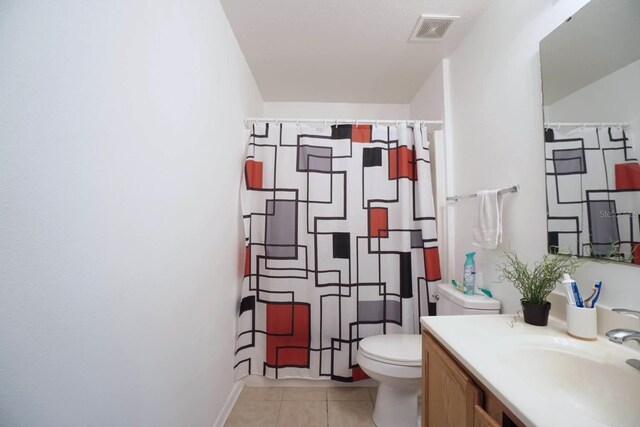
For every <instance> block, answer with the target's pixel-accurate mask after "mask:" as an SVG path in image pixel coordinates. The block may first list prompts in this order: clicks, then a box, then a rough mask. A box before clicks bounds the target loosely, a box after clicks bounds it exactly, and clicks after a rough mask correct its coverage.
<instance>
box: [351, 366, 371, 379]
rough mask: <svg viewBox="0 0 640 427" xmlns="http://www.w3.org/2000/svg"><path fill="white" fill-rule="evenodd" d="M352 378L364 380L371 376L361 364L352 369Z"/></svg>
mask: <svg viewBox="0 0 640 427" xmlns="http://www.w3.org/2000/svg"><path fill="white" fill-rule="evenodd" d="M351 378H353V380H354V381H362V380H366V379H367V378H369V375H367V374H365V373H364V371H363V370H362V368H361V367H360V366H354V368H353V369H352V370H351Z"/></svg>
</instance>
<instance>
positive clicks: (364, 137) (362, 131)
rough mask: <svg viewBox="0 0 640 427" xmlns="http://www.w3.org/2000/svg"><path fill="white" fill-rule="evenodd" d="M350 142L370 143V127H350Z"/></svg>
mask: <svg viewBox="0 0 640 427" xmlns="http://www.w3.org/2000/svg"><path fill="white" fill-rule="evenodd" d="M351 141H352V142H371V125H358V126H356V125H352V126H351Z"/></svg>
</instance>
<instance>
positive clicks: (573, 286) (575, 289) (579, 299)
mask: <svg viewBox="0 0 640 427" xmlns="http://www.w3.org/2000/svg"><path fill="white" fill-rule="evenodd" d="M571 290H572V291H573V296H574V297H575V299H576V307H580V308H584V303H583V302H582V297H581V296H580V290H579V289H578V284H577V283H576V282H571Z"/></svg>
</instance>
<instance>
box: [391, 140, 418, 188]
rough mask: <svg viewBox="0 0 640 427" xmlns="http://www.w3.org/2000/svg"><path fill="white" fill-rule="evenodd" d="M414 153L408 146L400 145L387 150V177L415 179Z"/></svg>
mask: <svg viewBox="0 0 640 427" xmlns="http://www.w3.org/2000/svg"><path fill="white" fill-rule="evenodd" d="M415 161H416V153H415V151H414V150H412V149H411V148H409V147H405V146H401V147H398V148H391V149H390V150H389V179H398V178H409V179H410V180H415V176H416V173H415V172H416V168H415Z"/></svg>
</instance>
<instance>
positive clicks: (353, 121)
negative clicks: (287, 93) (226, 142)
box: [244, 118, 442, 126]
mask: <svg viewBox="0 0 640 427" xmlns="http://www.w3.org/2000/svg"><path fill="white" fill-rule="evenodd" d="M260 122H276V123H283V122H287V123H292V122H293V123H324V124H334V125H338V124H343V125H345V124H355V125H360V124H372V125H373V124H375V125H376V126H377V125H379V124H381V123H393V124H399V123H415V124H425V125H442V120H407V119H402V120H371V119H362V120H357V119H269V118H249V119H244V124H245V126H249V124H250V123H260Z"/></svg>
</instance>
